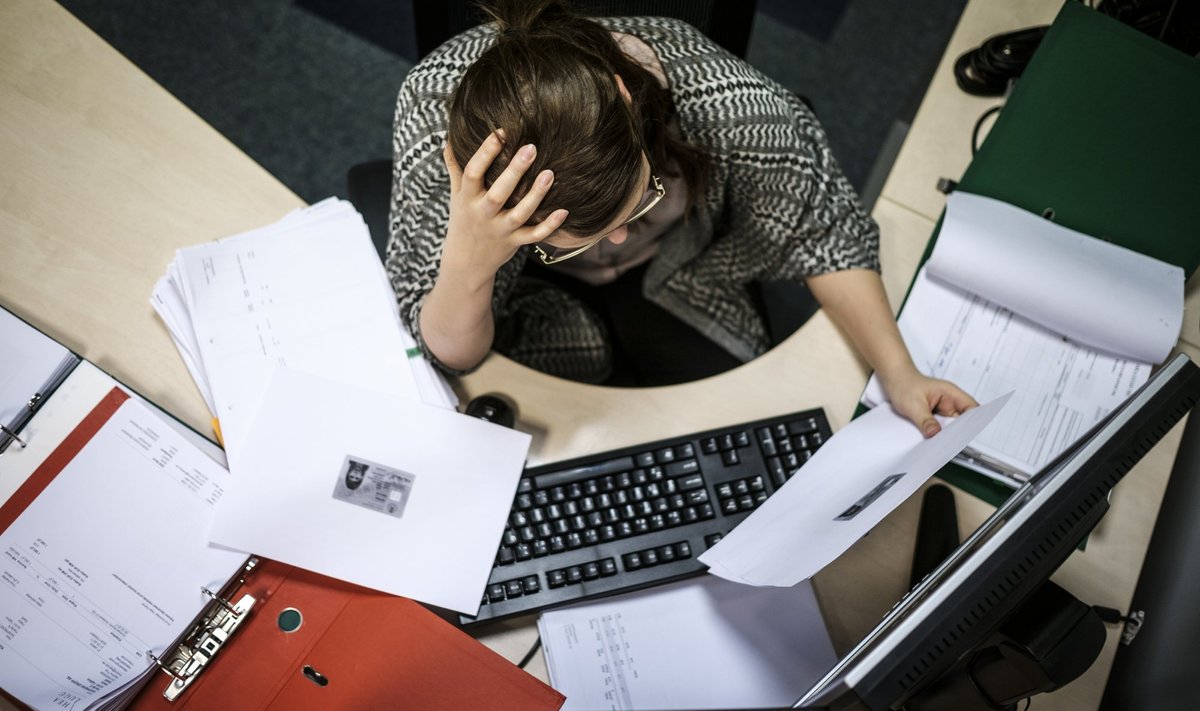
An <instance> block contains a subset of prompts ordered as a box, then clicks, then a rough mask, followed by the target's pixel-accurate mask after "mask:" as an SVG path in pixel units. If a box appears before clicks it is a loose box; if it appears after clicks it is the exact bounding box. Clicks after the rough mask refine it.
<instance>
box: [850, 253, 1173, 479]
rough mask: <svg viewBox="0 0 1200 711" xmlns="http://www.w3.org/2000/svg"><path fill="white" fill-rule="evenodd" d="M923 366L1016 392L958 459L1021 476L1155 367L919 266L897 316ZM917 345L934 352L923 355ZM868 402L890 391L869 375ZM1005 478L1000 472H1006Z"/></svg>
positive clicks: (985, 391)
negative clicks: (1065, 333) (1098, 347)
mask: <svg viewBox="0 0 1200 711" xmlns="http://www.w3.org/2000/svg"><path fill="white" fill-rule="evenodd" d="M897 325H898V327H899V328H900V334H901V336H902V337H903V338H904V342H905V344H907V345H909V348H910V350H911V351H912V353H913V360H914V362H915V363H916V365H917V368H918V369H919V370H920V371H921V372H922V373H925V374H926V375H930V376H933V377H935V378H945V379H946V380H949V381H951V382H953V383H955V384H957V385H958V386H959V387H961V388H963V389H964V390H966V391H967V392H968V393H971V395H972V396H974V397H975V398H976V399H977V400H980V401H986V400H991V399H993V398H996V397H999V396H1000V395H1003V394H1004V393H1007V392H1013V399H1012V401H1011V402H1010V403H1009V405H1008V407H1006V408H1005V410H1004V413H1003V414H1001V415H1000V416H999V417H998V418H997V419H996V423H995V425H994V426H992V427H990V428H988V430H987V431H986V432H984V433H983V434H982V435H981V436H980V437H978V438H977V439H975V440H974V441H972V442H971V443H970V445H969V446H968V447H967V449H966V451H965V452H964V455H963V456H961V457H959V458H956V461H957V462H958V463H960V464H964V465H965V466H971V467H972V468H975V469H976V470H985V472H986V473H989V474H994V475H999V474H1000V473H1008V474H1009V478H1008V479H1007V483H1009V484H1010V485H1016V484H1019V483H1020V482H1021V481H1024V480H1025V479H1028V478H1029V476H1031V475H1032V474H1033V473H1034V472H1036V471H1038V470H1039V469H1041V468H1042V467H1043V466H1045V465H1046V463H1048V462H1049V461H1050V460H1051V459H1053V458H1054V457H1056V456H1058V455H1059V454H1060V453H1061V452H1063V451H1065V450H1066V449H1067V448H1068V447H1070V446H1071V445H1072V444H1073V443H1074V442H1075V441H1076V440H1077V439H1078V438H1079V437H1080V436H1081V435H1082V434H1083V433H1084V432H1087V431H1088V430H1089V429H1090V428H1091V427H1092V425H1094V424H1096V423H1097V422H1099V421H1100V420H1102V419H1104V417H1105V416H1106V415H1108V413H1109V412H1111V411H1112V410H1113V409H1115V408H1116V407H1118V406H1120V404H1121V403H1122V402H1124V401H1125V399H1126V398H1128V397H1129V395H1130V394H1132V393H1133V391H1135V390H1136V389H1137V388H1139V387H1140V386H1141V385H1142V384H1143V383H1145V382H1146V380H1147V379H1149V377H1150V366H1149V365H1148V364H1146V363H1140V362H1137V361H1132V360H1127V359H1125V358H1120V357H1117V356H1111V355H1108V354H1106V353H1102V352H1097V351H1095V350H1092V349H1089V348H1085V347H1083V346H1081V345H1079V344H1078V343H1074V342H1072V341H1070V340H1066V339H1064V338H1063V337H1062V336H1061V335H1060V334H1056V333H1053V332H1051V331H1049V330H1047V329H1046V328H1044V327H1042V326H1040V325H1038V324H1036V323H1033V322H1032V321H1030V320H1029V319H1026V318H1023V317H1022V316H1020V315H1018V314H1015V313H1013V312H1012V311H1010V310H1008V309H1006V308H1003V307H1001V306H998V305H996V304H993V303H990V302H988V301H987V300H985V299H983V298H982V297H980V296H978V295H976V294H970V293H966V292H963V291H961V290H960V289H958V288H955V287H952V286H948V285H946V284H943V283H940V282H938V281H937V280H934V279H931V278H930V277H929V275H928V273H927V271H926V269H922V270H921V271H920V272H918V273H917V278H916V280H915V281H914V283H913V288H912V291H911V292H910V293H909V296H908V300H907V301H906V302H905V305H904V311H903V312H902V313H901V314H900V318H899V320H898V322H897ZM920 354H932V358H930V357H929V356H922V355H920ZM862 400H863V402H864V403H866V404H867V405H868V406H871V407H874V406H875V405H877V404H879V403H880V402H884V401H885V400H886V397H885V395H884V393H883V388H882V387H881V386H880V384H879V380H878V378H876V377H875V376H874V375H872V376H871V379H870V381H868V383H867V388H866V390H865V391H864V392H863V398H862ZM1002 480H1003V479H1002Z"/></svg>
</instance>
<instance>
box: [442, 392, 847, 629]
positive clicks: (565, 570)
mask: <svg viewBox="0 0 1200 711" xmlns="http://www.w3.org/2000/svg"><path fill="white" fill-rule="evenodd" d="M830 434H831V432H830V428H829V421H828V420H827V419H826V417H825V413H824V411H823V410H819V409H818V410H804V411H802V412H793V413H789V414H784V415H778V416H775V417H770V418H767V419H762V420H755V421H752V422H745V423H741V424H736V425H730V426H728V427H722V428H720V429H715V430H707V431H703V432H696V433H694V434H691V435H682V436H679V437H672V438H669V439H663V440H658V441H654V442H647V443H644V444H640V445H634V446H630V447H622V448H619V449H614V450H611V451H607V452H597V453H595V454H591V455H588V456H586V457H578V458H575V459H570V460H566V461H562V462H556V463H554V464H546V465H542V466H538V467H531V468H528V469H526V470H525V472H524V473H523V474H522V476H521V480H520V483H519V484H518V486H517V495H516V498H515V499H514V500H513V503H512V510H511V512H510V513H509V518H508V525H507V526H506V527H505V528H504V534H503V537H502V538H501V543H500V547H499V549H498V550H497V551H496V556H495V561H494V567H493V569H492V572H491V577H490V578H489V579H488V585H487V589H486V591H485V595H484V597H483V603H482V605H480V607H479V610H478V612H477V613H476V614H474V615H462V616H460V618H459V621H460V622H461V623H462V624H464V625H473V624H476V623H481V622H485V621H491V620H498V619H501V618H505V617H511V616H513V615H518V614H524V613H529V612H536V611H538V610H542V609H545V608H548V607H551V606H554V605H561V604H564V603H568V602H575V601H579V600H585V599H589V598H594V597H600V596H603V595H611V594H614V593H618V592H626V591H630V590H637V589H640V588H645V587H648V586H650V585H656V584H660V583H664V582H669V581H672V580H678V579H680V578H684V577H687V576H691V575H696V574H697V573H701V572H703V571H704V568H705V566H703V565H702V564H701V563H700V562H699V561H697V559H696V557H697V556H698V555H700V553H702V552H704V550H705V549H707V548H708V547H709V546H711V545H713V544H714V543H715V542H716V541H718V540H719V539H720V538H721V536H723V535H725V534H726V533H728V532H729V531H730V530H731V529H732V528H733V527H734V526H735V525H737V524H738V523H739V522H740V521H742V520H743V519H745V518H746V516H747V515H748V514H749V512H750V511H752V510H754V508H755V507H757V506H758V505H760V504H761V503H762V502H763V501H766V500H767V497H768V496H770V495H771V494H772V493H773V492H775V491H777V490H778V489H779V487H781V486H783V484H784V482H786V481H787V479H788V477H789V476H792V475H793V474H794V473H795V471H796V470H797V469H798V468H799V467H800V466H801V465H802V464H803V463H804V462H806V461H808V459H809V457H811V456H812V455H813V452H815V451H817V449H818V448H819V447H820V446H822V444H823V443H824V442H825V441H826V440H827V439H828V438H829V437H830Z"/></svg>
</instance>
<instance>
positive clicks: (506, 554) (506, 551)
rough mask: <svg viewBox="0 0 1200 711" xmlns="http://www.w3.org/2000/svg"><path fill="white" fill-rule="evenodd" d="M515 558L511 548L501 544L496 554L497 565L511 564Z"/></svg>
mask: <svg viewBox="0 0 1200 711" xmlns="http://www.w3.org/2000/svg"><path fill="white" fill-rule="evenodd" d="M516 559H517V556H516V554H514V553H513V549H512V548H509V547H508V546H501V547H500V551H499V552H498V553H497V554H496V563H498V564H499V565H511V564H512V563H513V561H515V560H516Z"/></svg>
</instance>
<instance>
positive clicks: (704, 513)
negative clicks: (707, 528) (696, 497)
mask: <svg viewBox="0 0 1200 711" xmlns="http://www.w3.org/2000/svg"><path fill="white" fill-rule="evenodd" d="M696 512H697V513H699V514H700V518H701V519H709V518H712V517H714V516H716V515H717V514H716V512H715V511H713V507H712V504H700V505H699V506H697V507H696Z"/></svg>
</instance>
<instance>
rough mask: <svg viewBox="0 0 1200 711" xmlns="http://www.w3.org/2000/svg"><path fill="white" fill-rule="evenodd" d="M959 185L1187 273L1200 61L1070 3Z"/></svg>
mask: <svg viewBox="0 0 1200 711" xmlns="http://www.w3.org/2000/svg"><path fill="white" fill-rule="evenodd" d="M1014 29H1015V28H1014ZM957 189H959V190H963V191H965V192H969V193H975V194H978V195H984V196H987V197H992V198H996V199H998V200H1003V201H1005V202H1007V203H1010V204H1012V205H1015V206H1017V207H1020V208H1022V209H1025V210H1028V211H1030V212H1034V213H1037V214H1043V213H1045V214H1048V215H1049V214H1051V213H1052V215H1053V217H1052V219H1053V220H1054V221H1055V222H1056V223H1058V224H1060V225H1063V226H1064V227H1069V228H1070V229H1073V230H1077V231H1079V232H1083V233H1085V234H1089V235H1093V236H1096V237H1099V238H1100V239H1104V240H1107V241H1109V242H1112V243H1113V244H1117V245H1121V246H1123V247H1126V248H1129V249H1132V250H1136V251H1138V252H1141V253H1143V254H1147V255H1149V256H1152V257H1154V258H1156V259H1160V260H1162V261H1164V262H1168V263H1171V264H1175V265H1177V266H1180V267H1182V268H1183V270H1184V273H1185V274H1187V275H1188V276H1191V274H1192V272H1194V271H1195V270H1196V267H1197V265H1198V264H1200V61H1197V60H1195V59H1193V58H1191V57H1189V56H1187V55H1186V54H1183V53H1182V52H1180V51H1179V50H1177V49H1174V48H1173V47H1170V46H1169V45H1166V44H1163V43H1161V42H1159V41H1157V40H1156V39H1154V38H1152V37H1150V36H1148V35H1145V34H1143V33H1141V32H1139V31H1137V30H1135V29H1133V28H1132V27H1129V26H1127V25H1124V24H1122V23H1120V22H1118V21H1117V20H1115V19H1113V18H1111V17H1108V16H1107V15H1103V14H1101V13H1099V12H1097V11H1095V10H1093V9H1091V8H1089V7H1087V6H1085V5H1083V4H1081V3H1077V2H1068V3H1067V4H1066V5H1064V6H1063V8H1062V10H1061V11H1060V12H1059V14H1058V17H1057V18H1055V20H1054V23H1053V24H1052V25H1051V26H1050V29H1049V30H1048V31H1047V32H1046V35H1045V37H1044V38H1043V40H1042V42H1041V45H1040V46H1039V47H1038V49H1037V51H1036V52H1035V53H1034V56H1033V58H1032V59H1031V60H1030V62H1029V65H1028V67H1027V68H1026V69H1025V72H1024V74H1023V75H1022V77H1021V79H1020V80H1019V81H1018V82H1017V84H1016V87H1015V88H1014V89H1013V92H1012V95H1011V96H1010V97H1009V99H1008V101H1007V102H1006V103H1005V105H1004V109H1003V110H1002V111H1001V112H1000V115H999V117H998V118H997V119H996V122H995V124H994V125H993V126H992V129H991V131H990V132H989V133H988V135H987V138H986V139H985V140H984V143H983V145H982V146H980V148H979V151H978V152H977V153H976V155H975V157H974V159H973V160H972V161H971V164H970V166H968V167H967V170H966V172H965V173H964V174H963V176H962V179H961V180H960V181H959V185H958V188H957ZM940 229H941V221H939V222H938V225H937V227H936V228H935V229H934V233H933V236H932V237H931V239H930V241H929V245H928V246H927V247H926V250H925V255H924V257H923V258H922V262H924V260H925V259H926V258H928V256H929V254H930V252H931V251H932V249H933V244H934V242H935V241H936V240H937V235H938V231H939V230H940ZM938 476H940V477H942V478H943V479H945V480H947V481H948V482H950V483H952V484H954V485H955V486H957V487H959V488H961V489H963V490H965V491H968V492H971V493H972V494H974V495H975V496H978V497H979V498H981V499H983V500H985V501H988V502H989V503H992V504H994V505H999V504H1000V503H1001V502H1003V501H1004V500H1005V499H1006V498H1008V496H1009V495H1010V494H1011V493H1012V489H1009V488H1008V487H1006V486H1004V485H1003V484H1000V483H998V482H996V481H993V480H991V479H988V478H987V477H984V476H983V475H981V474H978V473H976V472H973V471H970V470H968V469H965V468H963V467H960V466H957V465H954V464H950V465H947V466H946V467H944V468H943V469H942V470H941V471H939V472H938Z"/></svg>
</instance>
